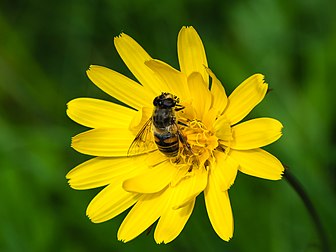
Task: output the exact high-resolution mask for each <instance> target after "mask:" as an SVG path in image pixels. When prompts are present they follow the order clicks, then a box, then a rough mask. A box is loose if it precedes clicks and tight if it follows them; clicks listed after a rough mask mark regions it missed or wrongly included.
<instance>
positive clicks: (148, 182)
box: [123, 161, 177, 193]
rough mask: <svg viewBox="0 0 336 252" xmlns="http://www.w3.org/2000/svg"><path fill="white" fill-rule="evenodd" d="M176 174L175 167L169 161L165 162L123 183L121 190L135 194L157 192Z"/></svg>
mask: <svg viewBox="0 0 336 252" xmlns="http://www.w3.org/2000/svg"><path fill="white" fill-rule="evenodd" d="M176 172H177V170H176V168H175V166H173V165H172V164H171V163H170V161H166V162H163V163H161V164H158V165H156V166H154V167H152V168H149V169H147V170H145V171H144V172H143V173H141V174H140V175H138V176H136V177H132V178H130V179H128V180H126V181H124V183H123V188H124V189H125V190H126V191H129V192H137V193H154V192H158V191H161V190H162V189H163V188H164V187H166V186H167V185H168V184H169V183H170V182H171V180H172V178H173V176H174V174H175V173H176Z"/></svg>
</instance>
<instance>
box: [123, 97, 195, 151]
mask: <svg viewBox="0 0 336 252" xmlns="http://www.w3.org/2000/svg"><path fill="white" fill-rule="evenodd" d="M153 105H154V110H153V114H152V116H151V117H150V118H149V119H148V121H147V122H146V123H145V124H144V126H143V127H142V128H141V130H140V131H139V132H138V134H137V135H136V137H135V138H134V140H133V142H132V143H131V145H130V147H129V149H128V155H136V154H141V153H145V152H149V151H151V150H154V149H156V148H155V146H152V145H153V144H152V143H153V142H155V144H156V146H157V149H158V150H159V151H160V152H161V153H163V154H164V155H166V156H167V157H176V156H177V155H178V153H179V142H181V143H182V144H183V145H184V146H186V147H187V149H188V150H189V151H190V152H191V148H190V146H189V144H188V143H187V141H186V139H185V138H184V136H183V135H182V133H181V131H180V130H179V126H178V124H181V125H184V126H187V125H186V124H184V123H182V122H178V121H177V120H176V116H175V112H176V111H180V110H182V109H184V107H183V106H182V105H180V104H179V98H178V97H177V96H175V95H172V94H170V93H165V92H163V93H162V94H161V95H159V96H157V97H155V99H154V100H153ZM153 137H154V141H153ZM151 144H152V145H151Z"/></svg>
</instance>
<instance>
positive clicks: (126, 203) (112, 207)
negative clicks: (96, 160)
mask: <svg viewBox="0 0 336 252" xmlns="http://www.w3.org/2000/svg"><path fill="white" fill-rule="evenodd" d="M139 198H140V194H136V193H130V192H126V191H125V190H124V189H123V188H122V187H121V183H114V184H111V185H109V186H107V187H105V188H104V189H103V190H102V191H101V192H100V193H98V194H97V196H96V197H94V198H93V200H92V201H91V202H90V204H89V206H88V208H87V210H86V214H87V216H88V217H89V218H90V220H91V221H92V222H94V223H100V222H104V221H107V220H109V219H112V218H114V217H115V216H117V215H119V214H120V213H122V212H124V211H125V210H126V209H128V208H129V207H131V206H132V205H134V204H135V203H136V202H137V200H138V199H139Z"/></svg>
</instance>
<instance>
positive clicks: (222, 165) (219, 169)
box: [211, 151, 239, 191]
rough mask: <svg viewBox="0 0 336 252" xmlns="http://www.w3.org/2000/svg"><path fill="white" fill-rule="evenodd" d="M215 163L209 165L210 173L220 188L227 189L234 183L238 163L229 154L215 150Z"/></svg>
mask: <svg viewBox="0 0 336 252" xmlns="http://www.w3.org/2000/svg"><path fill="white" fill-rule="evenodd" d="M215 158H216V163H215V164H213V165H212V166H211V174H212V176H213V179H214V180H215V181H216V184H217V185H218V186H219V188H220V190H222V191H226V190H228V189H229V188H230V187H231V186H232V185H233V183H234V181H235V179H236V176H237V171H238V167H239V164H238V163H237V162H236V160H234V159H233V158H231V157H230V156H229V155H227V154H225V153H223V152H220V151H216V152H215Z"/></svg>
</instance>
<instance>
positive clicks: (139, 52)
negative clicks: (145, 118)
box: [114, 33, 165, 95]
mask: <svg viewBox="0 0 336 252" xmlns="http://www.w3.org/2000/svg"><path fill="white" fill-rule="evenodd" d="M114 45H115V47H116V49H117V51H118V53H119V55H120V57H121V58H122V60H123V61H124V62H125V64H126V65H127V67H128V69H129V70H130V71H131V72H132V73H133V75H134V76H135V77H136V78H137V79H138V80H139V82H140V83H141V84H142V85H143V86H144V87H146V88H147V89H148V90H152V93H154V94H157V95H159V94H160V93H161V92H162V90H164V88H165V86H164V83H163V82H162V81H161V80H160V79H159V78H157V76H155V74H154V73H153V71H152V70H151V69H149V68H148V67H147V66H146V65H145V62H146V61H148V60H151V59H152V57H151V56H150V55H149V54H148V53H147V52H146V51H145V50H144V49H143V48H142V47H141V46H140V45H139V44H138V43H137V42H136V41H135V40H134V39H133V38H131V37H130V36H128V35H127V34H124V33H122V34H120V36H118V37H115V38H114Z"/></svg>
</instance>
